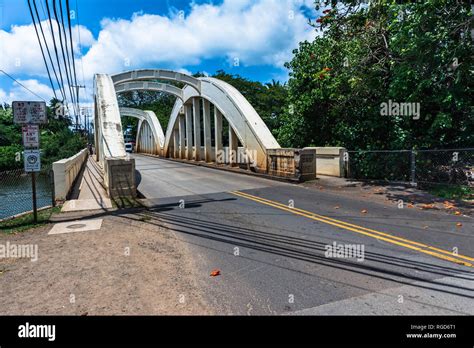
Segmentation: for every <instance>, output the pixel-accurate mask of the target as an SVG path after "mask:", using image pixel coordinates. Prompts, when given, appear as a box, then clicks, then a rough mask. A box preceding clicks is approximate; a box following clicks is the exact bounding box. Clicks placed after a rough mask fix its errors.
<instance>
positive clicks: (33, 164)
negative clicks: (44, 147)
mask: <svg viewBox="0 0 474 348" xmlns="http://www.w3.org/2000/svg"><path fill="white" fill-rule="evenodd" d="M23 158H24V163H25V172H27V173H29V172H39V171H40V170H41V160H40V150H25V151H24V155H23Z"/></svg>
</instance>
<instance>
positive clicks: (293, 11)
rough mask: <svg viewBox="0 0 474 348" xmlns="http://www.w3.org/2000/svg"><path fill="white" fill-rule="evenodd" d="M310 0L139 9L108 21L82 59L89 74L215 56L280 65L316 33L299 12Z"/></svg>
mask: <svg viewBox="0 0 474 348" xmlns="http://www.w3.org/2000/svg"><path fill="white" fill-rule="evenodd" d="M307 2H308V0H305V1H302V0H298V1H294V0H257V1H250V0H238V1H236V0H225V1H224V2H223V3H222V4H221V5H211V4H200V5H197V4H193V5H192V8H191V12H190V13H189V14H188V15H187V17H185V18H180V16H179V14H178V13H175V14H174V15H173V16H170V17H166V16H160V15H150V14H142V13H137V14H134V15H133V17H132V18H131V19H130V20H124V19H118V20H112V19H104V20H103V21H102V23H101V25H102V30H101V31H100V33H99V36H98V39H97V41H96V42H95V43H94V44H93V45H92V47H91V49H90V50H89V51H88V52H87V54H86V55H85V57H84V64H85V69H86V74H87V75H89V76H91V75H92V74H93V73H96V72H105V73H112V72H118V71H123V70H127V69H130V68H137V67H152V66H153V67H159V66H160V64H161V65H166V66H171V67H172V68H176V67H181V66H186V65H187V66H189V65H198V64H199V63H200V62H202V61H203V60H204V59H215V58H224V59H227V60H228V61H229V63H233V62H234V59H236V58H237V59H238V60H239V64H240V65H242V66H250V65H262V64H269V65H274V66H276V67H282V66H283V63H284V62H285V61H288V60H289V59H291V56H292V53H291V51H292V50H293V49H294V48H296V47H297V45H298V42H300V41H302V40H305V39H312V38H314V36H315V32H314V29H313V28H311V27H310V26H309V25H308V24H307V20H306V18H305V17H304V16H303V14H302V13H301V12H300V10H299V7H300V6H301V5H304V4H305V3H307Z"/></svg>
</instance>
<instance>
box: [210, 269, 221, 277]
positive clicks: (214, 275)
mask: <svg viewBox="0 0 474 348" xmlns="http://www.w3.org/2000/svg"><path fill="white" fill-rule="evenodd" d="M218 275H221V271H219V270H218V269H215V270H213V271H212V272H211V277H217V276H218Z"/></svg>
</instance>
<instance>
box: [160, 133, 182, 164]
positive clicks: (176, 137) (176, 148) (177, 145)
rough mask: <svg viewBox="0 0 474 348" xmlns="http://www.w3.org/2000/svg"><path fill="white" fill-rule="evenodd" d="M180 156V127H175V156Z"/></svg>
mask: <svg viewBox="0 0 474 348" xmlns="http://www.w3.org/2000/svg"><path fill="white" fill-rule="evenodd" d="M163 156H164V154H163ZM178 156H179V131H178V129H174V130H173V158H178Z"/></svg>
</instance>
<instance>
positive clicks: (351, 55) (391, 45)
mask: <svg viewBox="0 0 474 348" xmlns="http://www.w3.org/2000/svg"><path fill="white" fill-rule="evenodd" d="M316 3H317V5H316V6H317V9H318V10H320V11H322V10H323V9H324V11H323V15H322V17H320V18H319V19H318V20H317V21H316V22H315V23H312V25H313V26H315V28H317V29H320V30H321V35H320V36H318V37H317V38H316V39H315V40H314V41H313V42H307V41H305V42H302V43H300V45H299V48H298V49H297V50H295V51H294V58H293V59H292V61H291V62H289V63H287V64H286V66H287V68H289V69H290V71H291V72H290V80H289V83H288V85H289V95H288V107H287V108H286V112H285V114H284V116H283V118H284V122H283V126H282V127H281V128H280V129H279V130H278V139H279V141H280V143H281V144H282V145H284V146H296V147H299V146H308V145H310V144H312V145H318V146H330V145H332V146H345V147H347V148H349V149H386V148H391V149H401V148H450V147H468V146H473V144H474V138H473V130H474V127H473V115H472V106H471V104H472V100H473V98H472V87H473V86H472V85H473V81H472V68H473V67H472V45H473V38H472V37H471V34H470V25H471V24H472V19H471V18H472V13H471V9H470V6H469V5H468V4H467V2H462V1H459V0H428V1H423V2H413V3H411V2H406V3H401V2H400V3H398V2H395V1H388V0H375V1H371V4H370V5H369V6H367V5H365V6H364V5H360V4H359V5H357V3H360V2H356V1H343V3H344V4H342V6H341V2H340V1H339V2H338V1H329V2H325V1H317V2H316ZM336 3H339V5H338V6H336ZM389 100H392V101H396V102H410V103H420V108H421V115H420V118H419V119H414V117H410V116H406V115H405V116H400V115H398V116H382V115H381V113H380V106H381V104H382V103H387V102H388V101H389Z"/></svg>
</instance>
